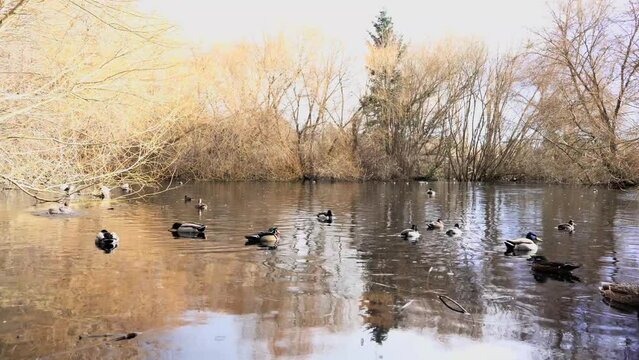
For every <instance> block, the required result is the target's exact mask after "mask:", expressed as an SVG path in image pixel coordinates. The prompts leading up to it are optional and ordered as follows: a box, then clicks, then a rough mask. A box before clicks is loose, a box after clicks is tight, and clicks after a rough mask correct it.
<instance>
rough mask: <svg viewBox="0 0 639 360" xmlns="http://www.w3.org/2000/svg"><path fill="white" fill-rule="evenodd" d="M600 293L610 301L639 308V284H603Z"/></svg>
mask: <svg viewBox="0 0 639 360" xmlns="http://www.w3.org/2000/svg"><path fill="white" fill-rule="evenodd" d="M599 292H601V295H603V297H604V298H606V299H608V300H610V301H614V302H617V303H621V304H626V305H631V306H639V284H635V283H618V284H615V283H608V282H602V283H601V287H600V288H599Z"/></svg>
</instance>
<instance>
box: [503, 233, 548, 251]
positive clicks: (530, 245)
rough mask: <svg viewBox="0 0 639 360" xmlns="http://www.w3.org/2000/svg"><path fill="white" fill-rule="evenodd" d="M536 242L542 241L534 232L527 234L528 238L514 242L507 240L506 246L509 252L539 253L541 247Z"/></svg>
mask: <svg viewBox="0 0 639 360" xmlns="http://www.w3.org/2000/svg"><path fill="white" fill-rule="evenodd" d="M536 241H542V239H541V238H540V237H538V236H537V234H535V233H534V232H529V233H528V234H526V237H523V238H517V239H513V240H506V241H504V244H506V250H507V251H508V252H513V251H537V249H539V246H538V245H537V243H536Z"/></svg>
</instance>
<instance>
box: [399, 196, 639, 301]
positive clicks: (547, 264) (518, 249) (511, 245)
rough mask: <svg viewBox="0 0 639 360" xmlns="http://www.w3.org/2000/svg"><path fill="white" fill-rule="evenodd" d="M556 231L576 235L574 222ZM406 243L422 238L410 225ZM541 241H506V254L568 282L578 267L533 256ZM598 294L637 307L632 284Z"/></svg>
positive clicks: (604, 287) (453, 232)
mask: <svg viewBox="0 0 639 360" xmlns="http://www.w3.org/2000/svg"><path fill="white" fill-rule="evenodd" d="M427 194H428V195H429V196H434V195H435V192H434V191H433V189H428V191H427ZM426 229H427V230H442V229H444V222H443V221H442V219H437V220H436V221H433V222H431V223H429V224H427V225H426ZM557 230H559V231H565V232H568V233H570V234H572V233H574V232H575V222H574V220H572V219H570V220H568V222H566V223H561V224H559V225H557ZM446 235H448V236H451V237H456V236H460V235H462V230H461V227H460V226H459V224H458V223H456V224H455V225H454V226H453V227H452V228H450V229H448V230H447V231H446ZM400 236H402V237H403V238H404V239H405V240H409V241H417V240H418V239H419V238H420V237H421V234H420V233H419V230H418V228H417V225H415V224H412V226H411V227H410V228H409V229H405V230H403V231H402V232H401V233H400ZM542 241H543V240H542V238H540V237H538V236H537V234H535V233H534V232H528V233H527V234H526V236H525V237H521V238H517V239H512V240H506V241H504V244H505V245H506V253H507V254H528V255H530V257H529V259H528V260H529V261H531V262H532V264H531V268H532V270H533V272H535V273H536V274H545V275H549V276H552V277H557V278H562V279H564V278H570V277H572V274H571V272H572V271H573V270H575V269H577V268H579V267H581V265H580V264H574V263H567V262H556V261H549V260H548V259H547V258H546V257H545V256H542V255H535V253H536V252H537V250H538V249H539V246H538V245H537V243H538V242H542ZM599 291H600V293H601V294H602V295H603V296H604V298H605V299H606V300H607V301H609V302H612V303H613V304H614V303H620V304H625V305H631V306H639V284H634V283H618V284H616V283H607V282H604V283H601V286H600V288H599Z"/></svg>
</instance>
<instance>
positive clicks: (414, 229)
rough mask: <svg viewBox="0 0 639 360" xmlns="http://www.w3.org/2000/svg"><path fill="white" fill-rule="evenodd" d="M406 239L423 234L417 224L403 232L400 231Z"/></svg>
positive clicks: (415, 237)
mask: <svg viewBox="0 0 639 360" xmlns="http://www.w3.org/2000/svg"><path fill="white" fill-rule="evenodd" d="M399 234H400V235H401V236H402V237H404V238H405V239H417V238H418V237H420V236H421V234H420V233H419V231H417V225H415V224H413V226H411V227H410V229H405V230H403V231H402V232H401V233H399Z"/></svg>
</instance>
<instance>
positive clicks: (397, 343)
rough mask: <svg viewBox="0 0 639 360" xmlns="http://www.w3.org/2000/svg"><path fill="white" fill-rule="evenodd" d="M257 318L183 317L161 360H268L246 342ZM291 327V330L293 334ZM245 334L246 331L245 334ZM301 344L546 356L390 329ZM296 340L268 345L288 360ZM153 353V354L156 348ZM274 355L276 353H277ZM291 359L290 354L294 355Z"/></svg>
mask: <svg viewBox="0 0 639 360" xmlns="http://www.w3.org/2000/svg"><path fill="white" fill-rule="evenodd" d="M256 318H257V315H242V316H234V315H227V314H217V313H198V312H192V311H191V312H187V313H186V315H185V319H184V320H186V321H187V322H189V323H191V324H190V325H185V326H181V327H177V328H175V329H172V330H168V331H166V332H163V333H160V334H159V335H158V337H157V340H154V341H151V342H150V343H151V344H154V343H157V345H158V347H159V349H166V350H164V351H163V352H162V353H161V355H160V356H161V358H175V359H254V358H258V359H267V358H271V357H275V356H274V355H273V354H272V353H269V350H268V347H269V345H268V344H266V342H265V341H260V340H257V341H256V340H254V339H250V338H247V336H250V335H248V334H247V329H250V328H251V327H252V326H253V324H254V323H255V321H256ZM294 331H295V329H291V332H294ZM249 332H250V331H249ZM306 336H307V337H308V338H307V339H304V340H303V342H305V343H308V344H310V346H311V348H312V349H311V350H312V352H313V354H311V355H308V354H307V355H304V356H303V358H309V359H327V360H328V359H344V358H349V359H352V360H355V359H385V360H390V359H402V360H405V359H415V358H420V359H425V358H428V359H439V360H448V359H450V360H452V359H460V360H462V359H491V360H507V359H517V360H525V359H537V358H544V357H547V356H548V354H547V353H544V352H543V351H540V350H539V349H535V348H533V347H532V346H530V345H528V344H526V343H525V342H519V341H512V340H493V339H491V338H490V337H485V338H483V339H480V340H473V339H469V338H466V337H461V336H454V335H446V336H441V335H438V334H437V333H436V331H435V330H434V329H422V330H420V329H412V330H405V329H393V330H391V331H390V332H389V333H388V338H387V340H386V341H385V342H384V343H383V344H382V345H379V344H377V343H375V342H372V341H370V340H369V338H370V334H369V333H368V332H367V331H365V330H363V329H360V330H358V329H353V330H352V331H350V332H344V331H341V332H335V333H333V332H329V331H326V330H325V329H320V328H317V329H311V331H310V332H309V333H308V334H307V335H306ZM295 338H296V337H295V336H293V335H292V334H291V333H289V334H287V333H284V334H283V335H282V337H281V338H279V339H275V343H274V344H273V346H275V347H276V348H279V350H280V351H279V352H280V354H279V356H277V357H279V358H289V356H288V355H286V348H287V347H289V346H293V347H295V346H296V344H292V343H291V342H293V341H295ZM154 346H155V345H149V351H150V353H151V354H153V355H151V356H152V357H156V356H157V352H156V351H154V349H153V347H154ZM159 349H158V350H159ZM277 352H278V351H276V353H277ZM293 357H294V356H293Z"/></svg>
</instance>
